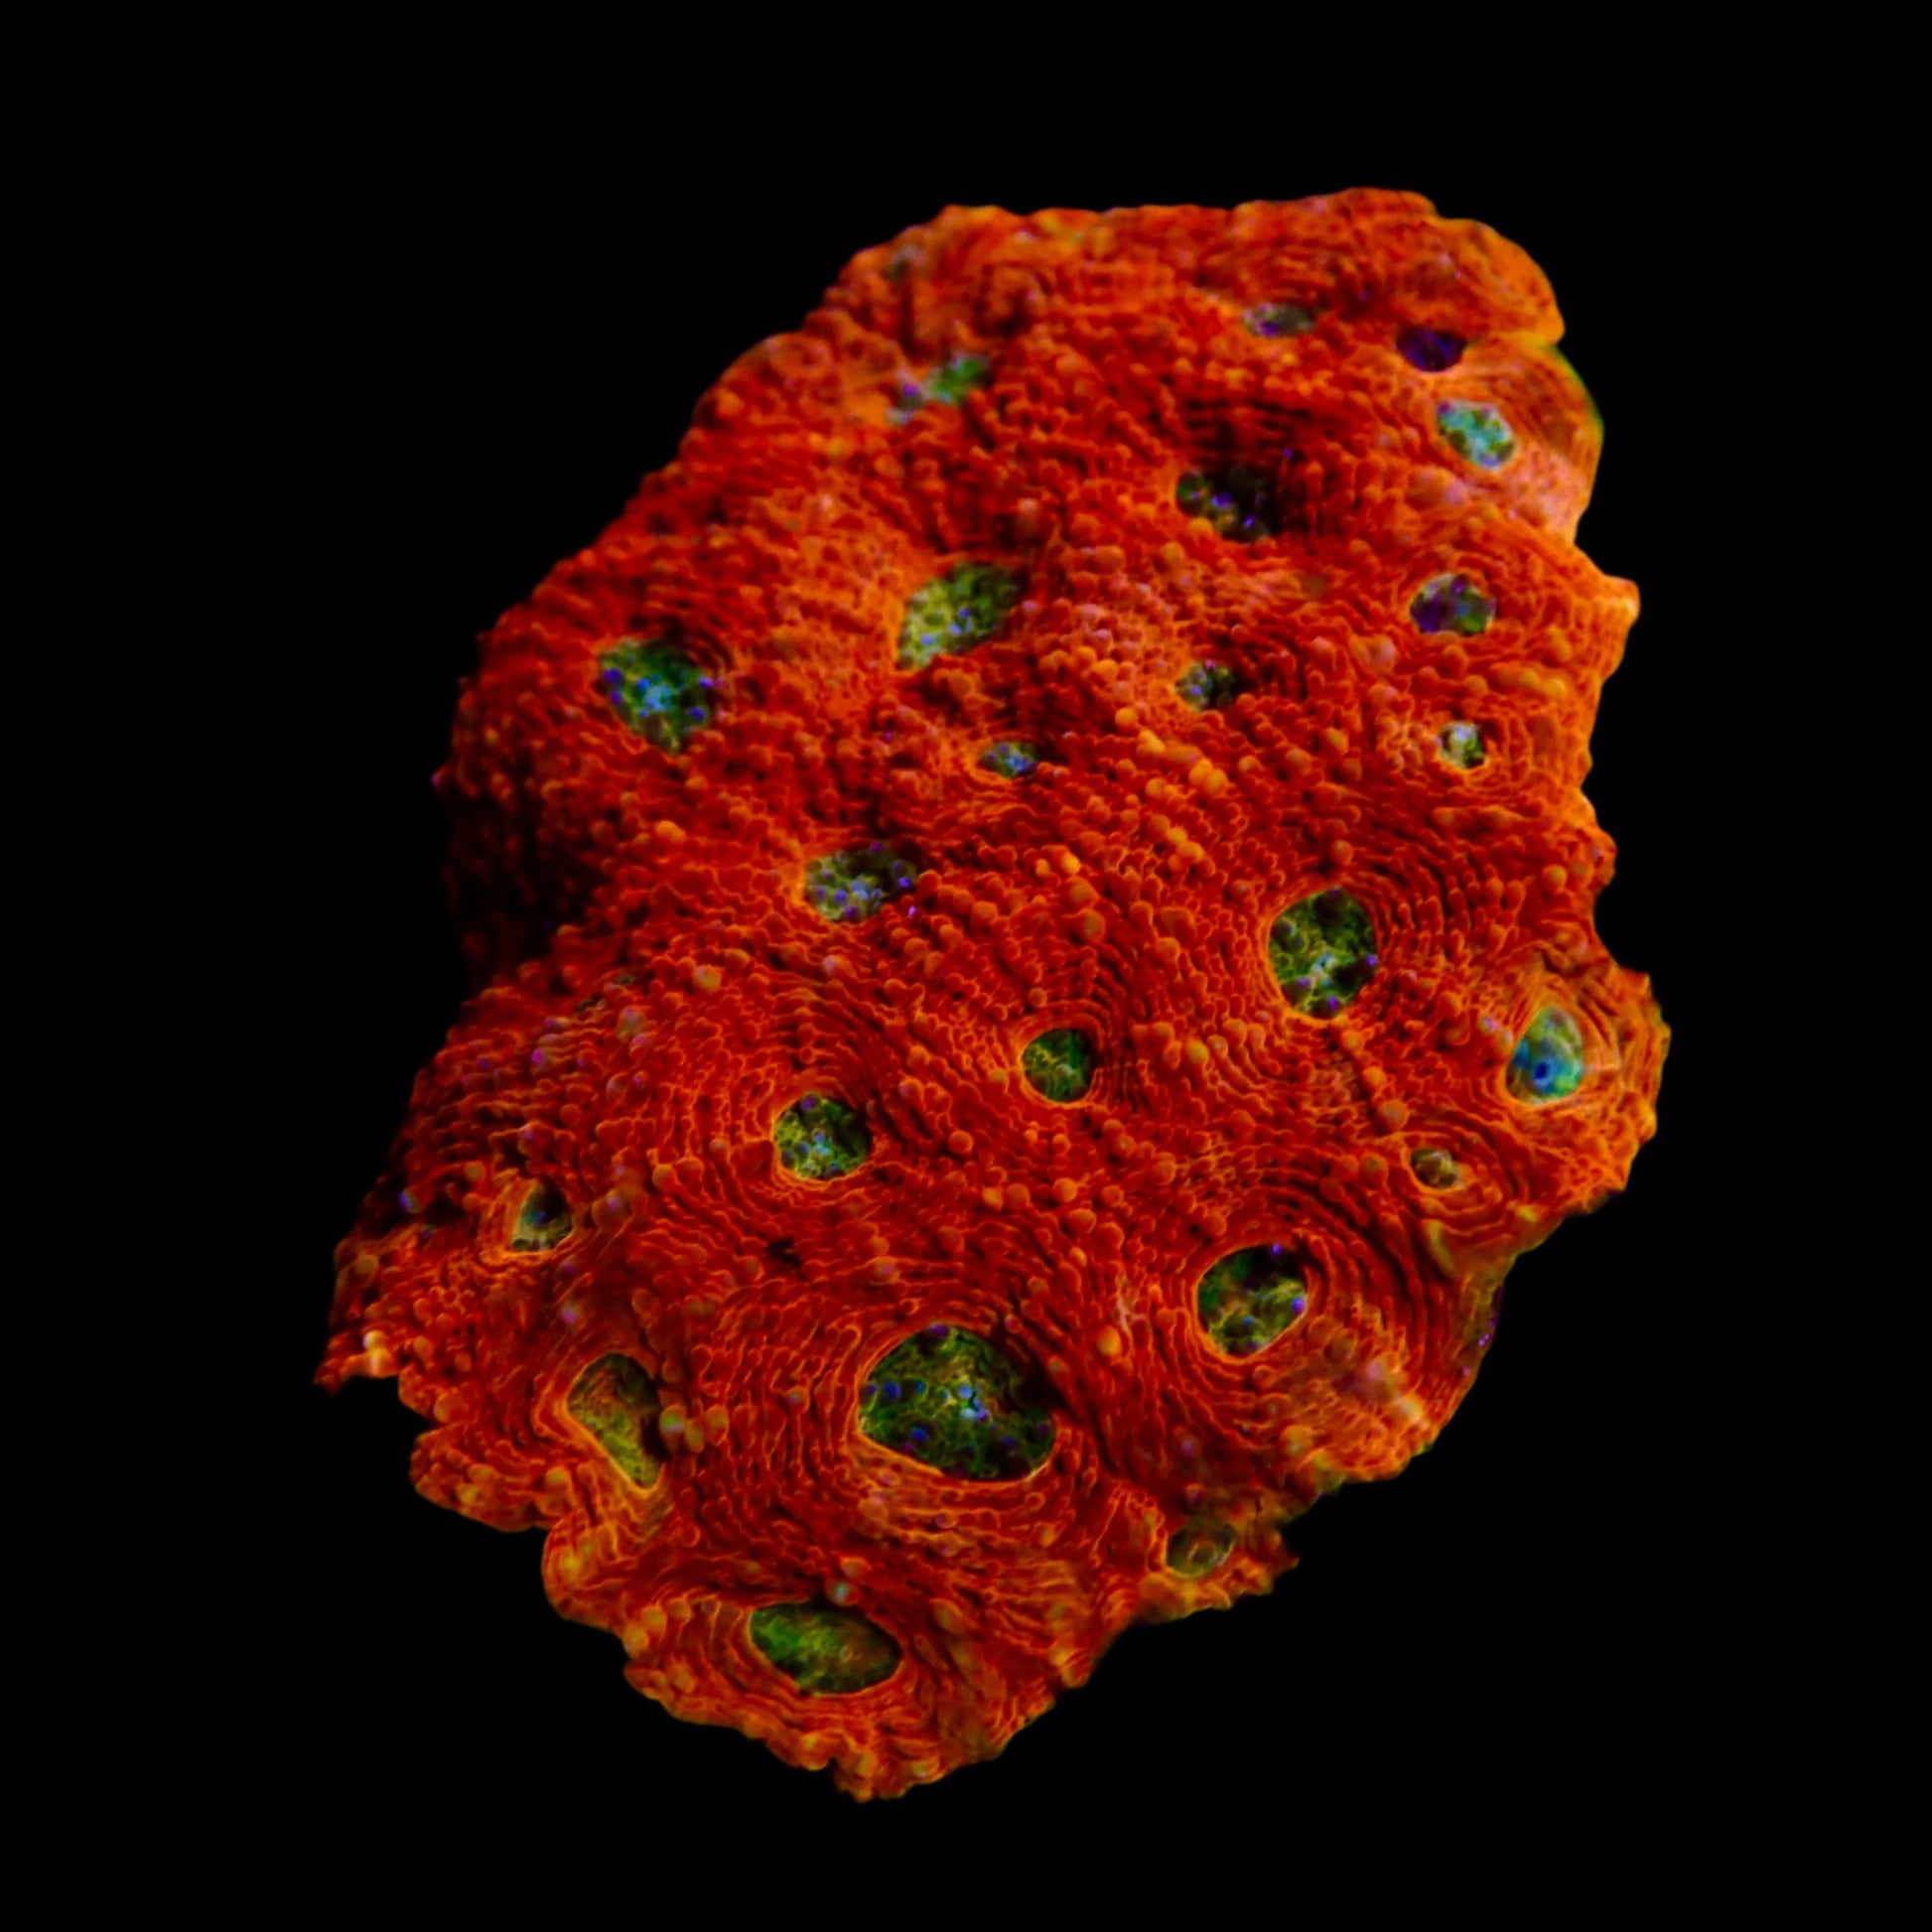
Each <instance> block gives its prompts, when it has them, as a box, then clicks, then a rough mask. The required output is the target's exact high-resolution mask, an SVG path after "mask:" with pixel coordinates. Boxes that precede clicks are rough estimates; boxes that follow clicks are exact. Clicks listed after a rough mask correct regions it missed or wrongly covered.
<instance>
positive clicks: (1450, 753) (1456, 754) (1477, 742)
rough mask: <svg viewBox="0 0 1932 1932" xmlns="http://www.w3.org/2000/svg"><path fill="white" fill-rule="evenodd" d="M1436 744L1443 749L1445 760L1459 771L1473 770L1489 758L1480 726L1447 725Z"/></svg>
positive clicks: (1458, 723)
mask: <svg viewBox="0 0 1932 1932" xmlns="http://www.w3.org/2000/svg"><path fill="white" fill-rule="evenodd" d="M1436 742H1437V744H1438V745H1440V746H1441V747H1442V749H1443V758H1444V759H1445V760H1446V761H1447V762H1448V763H1449V764H1452V765H1455V766H1456V767H1457V768H1458V769H1459V770H1463V771H1470V770H1473V769H1474V768H1475V767H1476V766H1477V765H1478V764H1480V763H1481V762H1482V760H1483V759H1484V758H1485V757H1486V756H1487V755H1486V754H1485V753H1484V751H1483V749H1482V727H1481V726H1480V725H1468V724H1463V723H1460V722H1459V721H1458V722H1457V723H1455V724H1453V725H1445V726H1444V727H1443V729H1442V731H1441V733H1440V734H1438V736H1437V740H1436Z"/></svg>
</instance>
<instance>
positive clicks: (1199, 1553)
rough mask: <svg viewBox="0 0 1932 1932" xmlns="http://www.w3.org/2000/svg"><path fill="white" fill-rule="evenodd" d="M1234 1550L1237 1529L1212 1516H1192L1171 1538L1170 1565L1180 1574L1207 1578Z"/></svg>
mask: <svg viewBox="0 0 1932 1932" xmlns="http://www.w3.org/2000/svg"><path fill="white" fill-rule="evenodd" d="M1233 1549H1234V1531H1233V1529H1232V1527H1231V1526H1230V1525H1228V1524H1226V1523H1220V1522H1216V1521H1215V1519H1214V1518H1213V1517H1211V1516H1190V1517H1189V1518H1188V1519H1187V1520H1186V1522H1184V1523H1183V1524H1181V1526H1180V1527H1179V1528H1178V1529H1177V1530H1175V1531H1174V1533H1173V1535H1172V1536H1171V1537H1169V1538H1168V1568H1169V1569H1170V1570H1172V1571H1173V1573H1174V1574H1175V1575H1176V1576H1178V1577H1205V1576H1208V1575H1209V1574H1210V1573H1212V1572H1213V1571H1216V1570H1218V1569H1220V1567H1221V1566H1222V1564H1224V1563H1226V1562H1227V1560H1228V1557H1229V1555H1230V1553H1231V1552H1232V1551H1233Z"/></svg>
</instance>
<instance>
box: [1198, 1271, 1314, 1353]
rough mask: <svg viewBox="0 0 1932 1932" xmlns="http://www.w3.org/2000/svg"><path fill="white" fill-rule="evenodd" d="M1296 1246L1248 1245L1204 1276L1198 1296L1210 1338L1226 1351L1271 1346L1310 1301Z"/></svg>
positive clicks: (1253, 1350)
mask: <svg viewBox="0 0 1932 1932" xmlns="http://www.w3.org/2000/svg"><path fill="white" fill-rule="evenodd" d="M1300 1271H1301V1262H1300V1260H1299V1258H1298V1257H1297V1256H1296V1255H1295V1253H1294V1252H1293V1250H1291V1249H1288V1248H1283V1247H1279V1246H1271V1247H1266V1248H1242V1249H1239V1250H1237V1251H1236V1252H1235V1253H1234V1254H1231V1255H1227V1256H1225V1257H1224V1258H1223V1259H1222V1260H1220V1261H1217V1262H1216V1263H1215V1264H1214V1266H1213V1267H1212V1268H1210V1269H1209V1270H1208V1271H1207V1273H1206V1274H1204V1275H1203V1276H1202V1277H1201V1278H1200V1287H1199V1289H1198V1290H1197V1291H1196V1295H1195V1300H1196V1304H1197V1306H1198V1308H1199V1310H1200V1318H1201V1325H1202V1326H1203V1327H1204V1328H1205V1329H1206V1330H1207V1338H1208V1340H1209V1341H1211V1342H1212V1343H1213V1344H1214V1346H1215V1347H1216V1348H1218V1349H1219V1350H1220V1351H1221V1352H1222V1353H1223V1354H1224V1355H1253V1354H1255V1353H1257V1352H1258V1351H1259V1350H1261V1349H1263V1348H1266V1347H1267V1346H1268V1344H1269V1343H1270V1342H1271V1341H1273V1340H1274V1339H1275V1337H1276V1336H1277V1335H1279V1334H1280V1333H1281V1332H1282V1330H1283V1329H1284V1328H1286V1327H1287V1326H1288V1324H1289V1323H1290V1322H1291V1321H1294V1320H1295V1319H1296V1318H1297V1317H1298V1316H1299V1315H1300V1314H1301V1313H1302V1311H1303V1310H1304V1309H1306V1308H1307V1307H1308V1305H1309V1297H1308V1286H1307V1284H1306V1283H1305V1282H1304V1281H1303V1279H1302V1275H1301V1272H1300Z"/></svg>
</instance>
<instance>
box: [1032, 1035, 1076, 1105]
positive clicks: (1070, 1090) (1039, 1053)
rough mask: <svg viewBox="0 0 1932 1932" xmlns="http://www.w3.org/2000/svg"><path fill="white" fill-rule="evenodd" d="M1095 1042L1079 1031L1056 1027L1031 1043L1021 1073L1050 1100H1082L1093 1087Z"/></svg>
mask: <svg viewBox="0 0 1932 1932" xmlns="http://www.w3.org/2000/svg"><path fill="white" fill-rule="evenodd" d="M1093 1061H1094V1051H1093V1041H1092V1040H1091V1039H1089V1038H1088V1037H1087V1035H1085V1034H1083V1033H1081V1032H1080V1031H1079V1029H1078V1028H1077V1027H1055V1028H1054V1029H1053V1030H1052V1032H1051V1033H1044V1034H1040V1035H1036V1036H1035V1038H1033V1039H1030V1040H1028V1042H1027V1047H1026V1051H1025V1052H1023V1053H1022V1054H1021V1055H1020V1070H1021V1072H1022V1073H1024V1074H1025V1075H1026V1076H1027V1082H1028V1084H1029V1085H1030V1086H1031V1087H1032V1088H1033V1090H1034V1091H1035V1093H1037V1094H1042V1095H1044V1096H1045V1098H1046V1099H1048V1100H1078V1099H1079V1098H1080V1097H1081V1096H1082V1095H1083V1094H1084V1093H1085V1092H1086V1090H1087V1089H1088V1088H1089V1087H1090V1086H1092V1085H1093Z"/></svg>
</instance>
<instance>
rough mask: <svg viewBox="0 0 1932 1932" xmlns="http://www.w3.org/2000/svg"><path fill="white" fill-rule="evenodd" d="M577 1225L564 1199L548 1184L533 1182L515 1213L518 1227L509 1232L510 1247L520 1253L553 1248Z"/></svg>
mask: <svg viewBox="0 0 1932 1932" xmlns="http://www.w3.org/2000/svg"><path fill="white" fill-rule="evenodd" d="M574 1225H575V1222H574V1221H573V1220H572V1218H571V1212H570V1209H569V1208H568V1207H567V1206H566V1205H565V1204H564V1197H563V1195H561V1194H560V1193H558V1191H557V1190H556V1188H554V1187H552V1186H551V1185H550V1184H549V1182H548V1181H543V1180H538V1181H534V1182H532V1183H531V1186H530V1191H529V1192H528V1193H526V1194H525V1195H524V1196H523V1204H522V1206H520V1207H519V1208H518V1209H517V1210H516V1225H515V1227H514V1228H512V1229H511V1230H510V1246H511V1247H512V1248H513V1249H515V1250H517V1252H519V1253H522V1252H526V1251H528V1250H530V1249H533V1248H554V1247H555V1246H556V1245H557V1243H558V1242H559V1241H561V1240H562V1239H563V1238H564V1237H565V1235H567V1234H568V1233H569V1232H570V1231H571V1228H572V1227H573V1226H574Z"/></svg>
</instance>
